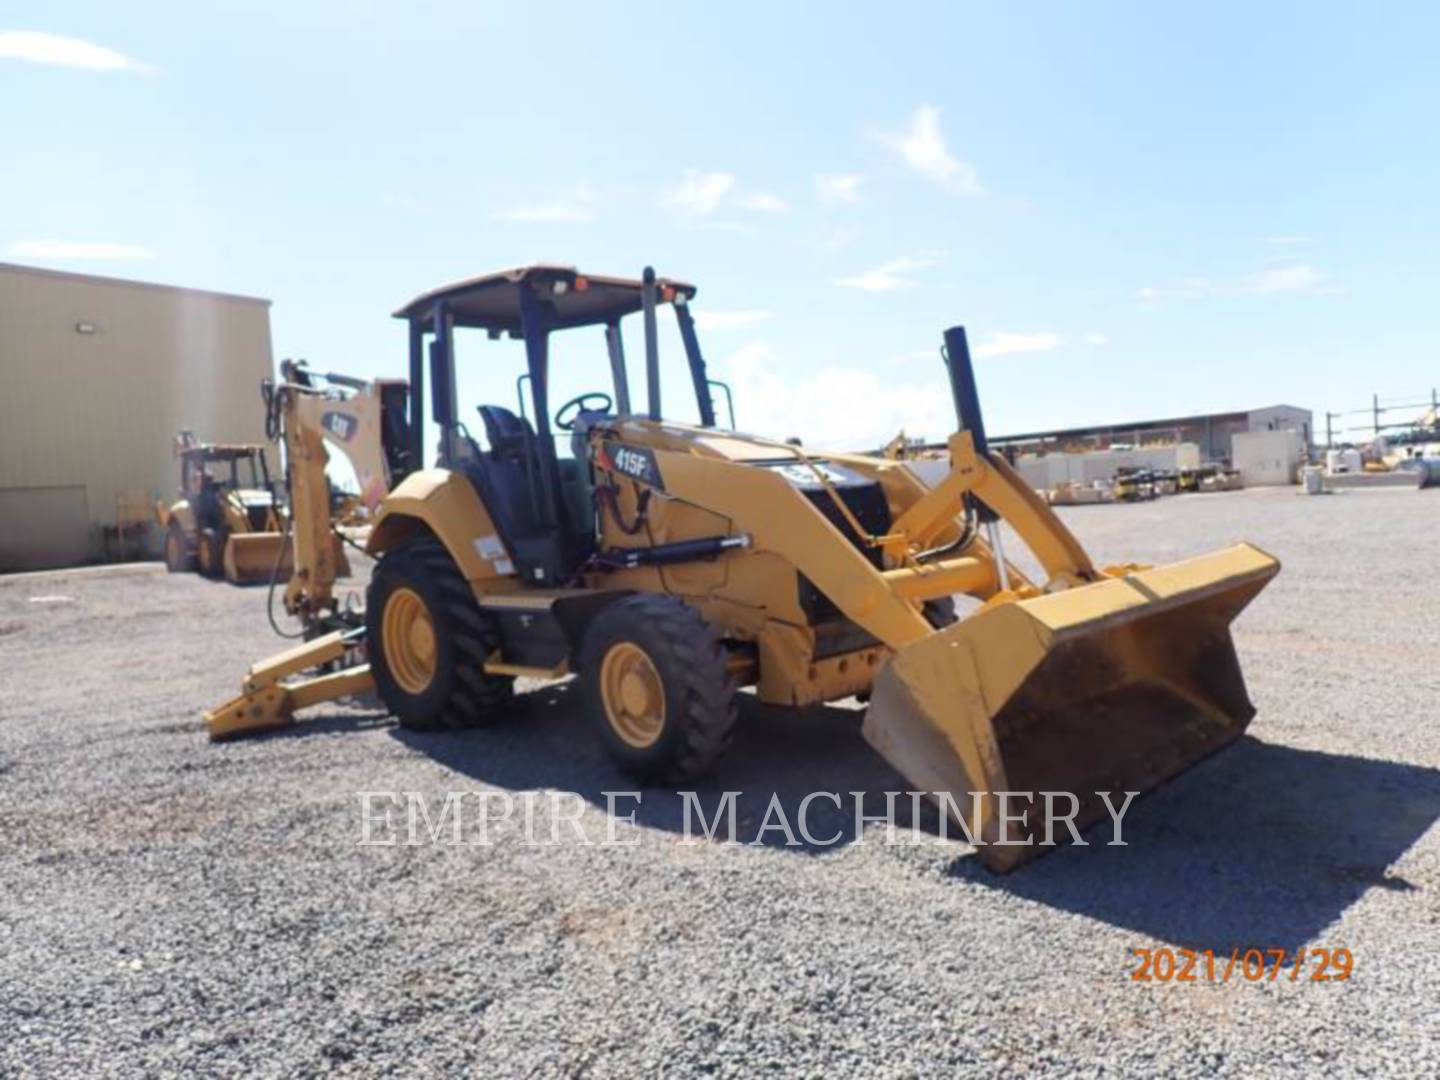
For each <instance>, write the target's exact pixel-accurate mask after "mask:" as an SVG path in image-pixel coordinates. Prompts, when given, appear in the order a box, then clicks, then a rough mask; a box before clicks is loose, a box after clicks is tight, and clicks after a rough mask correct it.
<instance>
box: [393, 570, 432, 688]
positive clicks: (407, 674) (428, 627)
mask: <svg viewBox="0 0 1440 1080" xmlns="http://www.w3.org/2000/svg"><path fill="white" fill-rule="evenodd" d="M380 638H381V641H380V644H381V646H382V648H384V650H385V666H386V667H387V668H389V669H390V674H391V675H392V676H393V677H394V679H395V681H396V682H397V683H399V684H400V689H402V690H404V691H405V692H406V693H407V694H423V693H424V692H425V689H426V687H428V686H429V685H430V681H431V680H432V679H434V678H435V624H434V623H433V622H432V621H431V619H430V609H429V608H427V607H426V606H425V601H424V600H422V599H421V598H420V594H419V593H417V592H416V591H415V590H414V589H408V588H400V589H396V590H395V591H394V592H392V593H391V594H390V595H389V596H388V597H387V598H386V600H385V613H384V616H383V618H382V619H381V621H380Z"/></svg>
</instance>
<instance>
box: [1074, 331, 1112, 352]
mask: <svg viewBox="0 0 1440 1080" xmlns="http://www.w3.org/2000/svg"><path fill="white" fill-rule="evenodd" d="M1080 340H1081V341H1083V342H1085V344H1086V345H1093V346H1094V347H1095V348H1097V349H1098V348H1099V347H1100V346H1101V345H1108V344H1109V343H1110V339H1109V338H1108V337H1106V336H1105V335H1104V334H1101V333H1099V332H1098V331H1095V330H1091V331H1090V332H1089V333H1088V334H1085V335H1083V336H1082V337H1081V339H1080Z"/></svg>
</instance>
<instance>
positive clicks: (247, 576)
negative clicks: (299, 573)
mask: <svg viewBox="0 0 1440 1080" xmlns="http://www.w3.org/2000/svg"><path fill="white" fill-rule="evenodd" d="M277 556H278V557H279V559H280V571H279V578H278V580H280V581H289V580H290V573H291V571H292V570H294V568H295V546H294V545H293V544H292V543H291V542H290V538H289V537H287V536H286V535H285V534H284V533H278V532H257V533H231V534H230V538H229V539H228V540H227V541H226V542H225V580H226V581H229V582H232V583H233V584H236V585H254V584H257V583H263V582H266V581H269V580H270V578H271V576H272V575H274V574H275V559H276V557H277Z"/></svg>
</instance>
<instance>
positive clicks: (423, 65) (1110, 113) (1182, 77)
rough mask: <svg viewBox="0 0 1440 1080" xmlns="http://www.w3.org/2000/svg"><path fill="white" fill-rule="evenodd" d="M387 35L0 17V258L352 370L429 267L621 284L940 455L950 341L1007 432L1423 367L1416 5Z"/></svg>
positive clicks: (243, 18)
mask: <svg viewBox="0 0 1440 1080" xmlns="http://www.w3.org/2000/svg"><path fill="white" fill-rule="evenodd" d="M399 10H401V9H399V8H397V7H396V6H395V5H382V4H369V3H346V4H338V3H336V4H306V3H302V2H296V3H290V4H285V5H279V4H276V5H261V6H259V7H258V8H255V9H252V7H251V5H245V4H238V3H224V2H220V3H210V4H204V5H196V4H174V5H163V4H145V3H136V4H125V5H118V4H102V3H64V2H57V3H53V4H50V5H46V6H45V7H44V8H43V9H42V8H40V7H32V8H31V9H30V10H28V11H26V12H19V11H17V10H16V9H14V8H11V9H10V13H9V14H8V15H6V16H0V102H3V103H4V108H3V109H0V116H3V121H0V124H3V133H4V138H3V143H0V147H3V149H0V161H3V163H4V167H3V168H0V207H3V208H4V210H3V212H0V259H4V260H6V261H12V262H22V263H34V264H37V265H46V266H52V267H58V268H62V269H72V270H80V271H85V272H91V273H101V274H113V275H116V276H122V277H137V278H142V279H147V280H156V281H164V282H171V283H176V284H185V285H193V286H197V287H205V288H213V289H222V290H230V291H236V292H244V293H252V294H258V295H262V296H267V297H270V298H272V299H273V300H274V302H275V304H274V308H273V327H274V341H275V351H276V356H277V358H278V357H281V356H292V355H294V356H306V357H308V358H310V360H311V361H312V363H313V364H315V365H316V366H319V367H331V368H335V369H339V370H347V371H351V372H354V373H357V374H399V373H401V372H402V371H403V367H404V335H403V328H402V327H401V325H400V324H399V323H398V322H395V321H394V320H392V319H390V318H389V313H390V312H391V311H392V310H393V309H394V308H396V307H398V306H399V305H400V304H401V303H403V302H404V301H405V300H407V299H408V298H410V297H411V296H412V295H414V294H416V293H419V292H421V291H424V290H425V289H427V288H429V287H431V286H433V285H435V284H438V283H441V282H444V281H449V280H452V279H455V278H459V277H464V276H468V275H471V274H474V273H478V272H481V271H484V270H488V269H492V268H498V267H503V266H509V265H515V264H519V263H524V262H529V261H533V260H549V261H558V262H565V263H573V264H576V265H578V266H580V267H581V268H582V269H588V270H590V271H592V272H611V273H638V271H639V270H640V268H641V266H643V265H644V264H645V263H647V262H650V263H653V264H654V265H655V266H656V267H657V268H658V269H659V270H660V272H661V273H664V274H670V275H673V276H677V277H683V278H687V279H689V280H692V281H694V282H696V283H697V284H698V285H699V286H700V294H699V297H698V298H697V301H696V310H697V313H700V312H704V313H707V317H706V318H705V319H703V320H702V343H703V345H704V347H705V351H706V354H707V357H708V359H709V360H710V362H711V365H712V367H713V368H714V369H715V370H716V372H717V373H718V374H721V375H723V376H727V377H729V378H730V379H731V380H732V381H733V382H734V383H735V388H736V391H737V395H738V402H737V410H738V413H739V420H740V426H741V427H744V428H748V429H752V430H757V431H764V432H765V433H768V434H776V435H788V434H800V435H803V436H805V437H806V439H807V441H810V442H824V443H831V444H836V443H840V444H843V445H867V444H869V443H873V442H875V441H876V440H878V439H881V438H883V437H885V436H887V435H888V434H890V433H893V431H894V430H895V429H896V428H898V427H899V426H901V425H904V426H906V427H907V428H909V429H910V430H911V432H912V433H919V434H925V435H927V436H930V437H932V438H933V437H939V436H940V435H942V433H943V431H944V429H946V428H947V427H948V426H949V425H950V423H951V413H950V407H949V401H948V395H947V391H946V389H945V384H944V380H943V374H942V371H941V369H940V367H939V363H938V360H937V359H936V348H937V346H938V343H939V338H940V333H941V331H942V329H943V328H944V327H945V326H946V325H949V324H952V323H955V322H961V323H964V324H965V325H966V326H967V327H968V328H969V330H970V334H971V342H972V346H973V347H974V348H975V350H976V352H977V354H978V363H979V375H980V382H981V390H982V394H983V399H984V402H985V405H986V411H987V419H988V422H989V425H990V427H991V429H992V430H995V431H999V432H1006V431H1019V430H1029V429H1034V428H1037V427H1044V426H1052V425H1062V424H1071V423H1086V422H1094V421H1107V420H1123V419H1134V418H1141V417H1147V416H1156V415H1169V414H1175V413H1185V412H1193V411H1201V410H1207V409H1212V408H1216V409H1221V408H1237V407H1249V406H1255V405H1263V404H1273V403H1277V402H1284V403H1289V404H1295V405H1301V406H1305V407H1309V408H1313V409H1315V410H1316V411H1317V413H1319V412H1322V411H1323V410H1326V409H1354V408H1360V407H1362V406H1364V405H1366V404H1367V403H1368V401H1369V395H1370V394H1371V392H1372V391H1373V392H1378V393H1380V394H1381V395H1382V397H1386V398H1414V397H1416V396H1417V395H1421V394H1426V393H1428V391H1429V388H1430V387H1431V386H1432V385H1433V384H1434V383H1436V382H1440V363H1437V360H1436V351H1435V347H1434V332H1433V329H1432V324H1433V318H1432V315H1431V313H1432V311H1433V310H1434V308H1435V306H1436V305H1435V303H1434V300H1433V299H1432V298H1433V296H1434V294H1435V292H1436V286H1437V284H1440V281H1437V278H1440V274H1437V269H1440V264H1437V259H1436V255H1435V252H1436V250H1437V243H1436V242H1437V239H1440V220H1437V192H1440V140H1437V138H1436V136H1435V128H1436V114H1437V111H1440V110H1437V106H1440V93H1437V91H1440V73H1437V70H1440V69H1437V65H1436V64H1435V63H1434V42H1435V41H1436V39H1437V31H1440V15H1437V13H1436V9H1434V8H1433V7H1427V6H1424V5H1418V4H1417V5H1413V6H1411V5H1402V4H1390V5H1384V6H1383V7H1379V8H1375V7H1361V6H1352V7H1348V8H1345V7H1338V6H1332V5H1325V4H1303V5H1302V4H1292V5H1286V4H1266V5H1249V4H1246V5H1241V4H1207V5H1189V6H1186V7H1183V8H1182V7H1180V6H1178V5H1153V4H1140V3H1135V4H1119V3H1103V4H1098V3H1097V4H1084V5H1081V4H1071V5H1064V6H1062V5H1048V6H1041V5H1018V4H1009V5H1001V4H993V5H960V4H926V3H912V4H908V5H905V6H904V8H903V9H896V8H894V7H893V6H882V5H878V4H876V5H869V6H860V5H854V6H851V5H840V4H827V5H819V4H810V5H801V4H791V5H777V4H773V3H770V4H750V3H730V4H726V5H719V6H717V5H706V6H701V5H689V6H687V5H663V6H658V7H657V6H654V5H651V6H648V7H644V8H641V7H639V6H634V7H632V6H628V5H599V4H571V3H566V2H561V0H554V2H551V3H544V4H520V3H511V4H487V3H463V4H462V3H456V4H441V3H420V4H411V5H406V6H405V7H404V11H405V13H406V14H405V17H404V18H403V19H400V18H397V17H396V16H395V14H394V13H395V12H397V11H399ZM467 344H469V343H467ZM598 345H599V339H598V334H597V336H596V337H595V340H594V342H593V343H592V342H590V341H588V340H587V341H586V342H584V343H583V345H578V344H577V345H573V346H571V345H567V346H565V347H564V348H562V349H561V350H560V352H559V354H558V359H557V369H558V370H557V381H558V383H559V387H558V389H557V393H568V392H574V391H579V390H583V389H586V388H589V387H593V386H596V385H601V384H602V381H603V380H602V378H601V370H602V369H601V368H600V367H599V366H598V358H599V353H598V351H595V350H597V349H598ZM638 353H639V348H638V342H633V343H632V345H631V355H632V357H635V356H638ZM467 358H473V359H474V361H475V362H474V363H473V364H467V366H466V367H465V369H464V382H463V384H462V395H463V396H465V397H467V398H469V399H470V400H471V401H473V402H478V401H482V400H496V401H501V402H507V401H510V400H511V399H512V397H513V390H512V388H511V384H512V381H513V378H514V375H515V374H516V373H517V372H518V371H519V370H520V363H521V359H520V354H519V351H518V347H512V346H506V345H485V344H482V343H474V344H473V347H471V348H468V349H467V350H466V351H465V352H464V353H462V360H464V359H467ZM667 390H668V391H671V392H672V393H670V394H667V402H669V401H673V402H674V403H675V406H676V407H675V408H674V409H673V410H671V411H673V412H674V413H676V414H677V415H682V416H683V415H685V413H686V412H687V411H689V410H693V405H692V404H691V403H690V402H689V401H686V400H685V399H684V396H683V387H682V384H681V383H680V381H679V379H678V377H673V376H672V377H669V378H668V381H667ZM672 395H673V396H672Z"/></svg>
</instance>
